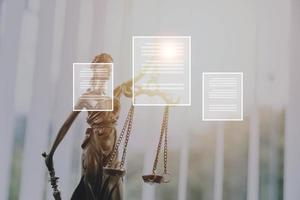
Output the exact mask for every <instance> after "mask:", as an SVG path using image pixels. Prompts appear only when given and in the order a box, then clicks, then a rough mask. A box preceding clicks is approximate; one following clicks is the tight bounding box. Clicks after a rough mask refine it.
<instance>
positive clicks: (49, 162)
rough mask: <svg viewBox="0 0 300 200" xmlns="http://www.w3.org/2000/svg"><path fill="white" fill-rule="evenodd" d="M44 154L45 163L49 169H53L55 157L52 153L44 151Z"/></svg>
mask: <svg viewBox="0 0 300 200" xmlns="http://www.w3.org/2000/svg"><path fill="white" fill-rule="evenodd" d="M42 156H43V157H44V158H45V164H46V166H47V168H48V170H49V171H52V170H53V157H52V155H47V153H46V152H44V153H43V154H42Z"/></svg>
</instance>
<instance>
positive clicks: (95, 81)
mask: <svg viewBox="0 0 300 200" xmlns="http://www.w3.org/2000/svg"><path fill="white" fill-rule="evenodd" d="M112 62H113V59H112V57H111V56H110V55H109V54H106V53H102V54H100V55H97V56H96V57H95V58H94V60H93V61H92V63H93V64H92V65H91V69H92V71H93V77H92V78H91V84H92V85H93V89H100V90H101V87H102V86H104V85H105V82H106V81H108V80H109V79H110V76H111V70H112V69H111V66H112V65H111V64H107V65H105V64H103V63H112ZM95 63H100V64H99V65H95Z"/></svg>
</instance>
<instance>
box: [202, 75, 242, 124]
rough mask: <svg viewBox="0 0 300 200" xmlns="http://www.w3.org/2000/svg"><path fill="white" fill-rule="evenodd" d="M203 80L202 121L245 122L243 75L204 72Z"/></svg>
mask: <svg viewBox="0 0 300 200" xmlns="http://www.w3.org/2000/svg"><path fill="white" fill-rule="evenodd" d="M202 78H203V80H202V119H203V120H204V121H240V120H243V73H242V72H204V73H203V76H202Z"/></svg>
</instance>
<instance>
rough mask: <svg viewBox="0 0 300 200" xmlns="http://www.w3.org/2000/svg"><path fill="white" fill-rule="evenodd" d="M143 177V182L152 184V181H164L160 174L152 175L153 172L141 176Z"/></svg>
mask: <svg viewBox="0 0 300 200" xmlns="http://www.w3.org/2000/svg"><path fill="white" fill-rule="evenodd" d="M142 178H143V181H144V182H145V183H149V184H154V183H158V184H160V183H163V182H164V180H163V179H164V177H163V176H161V175H154V174H151V175H144V176H142Z"/></svg>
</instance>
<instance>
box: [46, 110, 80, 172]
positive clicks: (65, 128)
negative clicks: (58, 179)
mask: <svg viewBox="0 0 300 200" xmlns="http://www.w3.org/2000/svg"><path fill="white" fill-rule="evenodd" d="M79 113H80V111H73V112H71V114H70V115H69V116H68V118H67V120H66V121H65V123H64V124H63V125H62V127H61V128H60V129H59V131H58V134H57V136H56V138H55V140H54V143H53V144H52V147H51V150H50V152H49V154H48V155H47V154H44V156H45V157H46V158H45V159H46V160H45V162H46V165H47V167H48V169H49V171H50V170H52V169H53V155H54V152H55V150H56V149H57V147H58V145H59V144H60V143H61V141H62V140H63V139H64V137H65V136H66V134H67V132H68V130H69V128H70V127H71V125H72V123H73V122H74V120H75V119H76V117H77V116H78V114H79Z"/></svg>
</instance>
